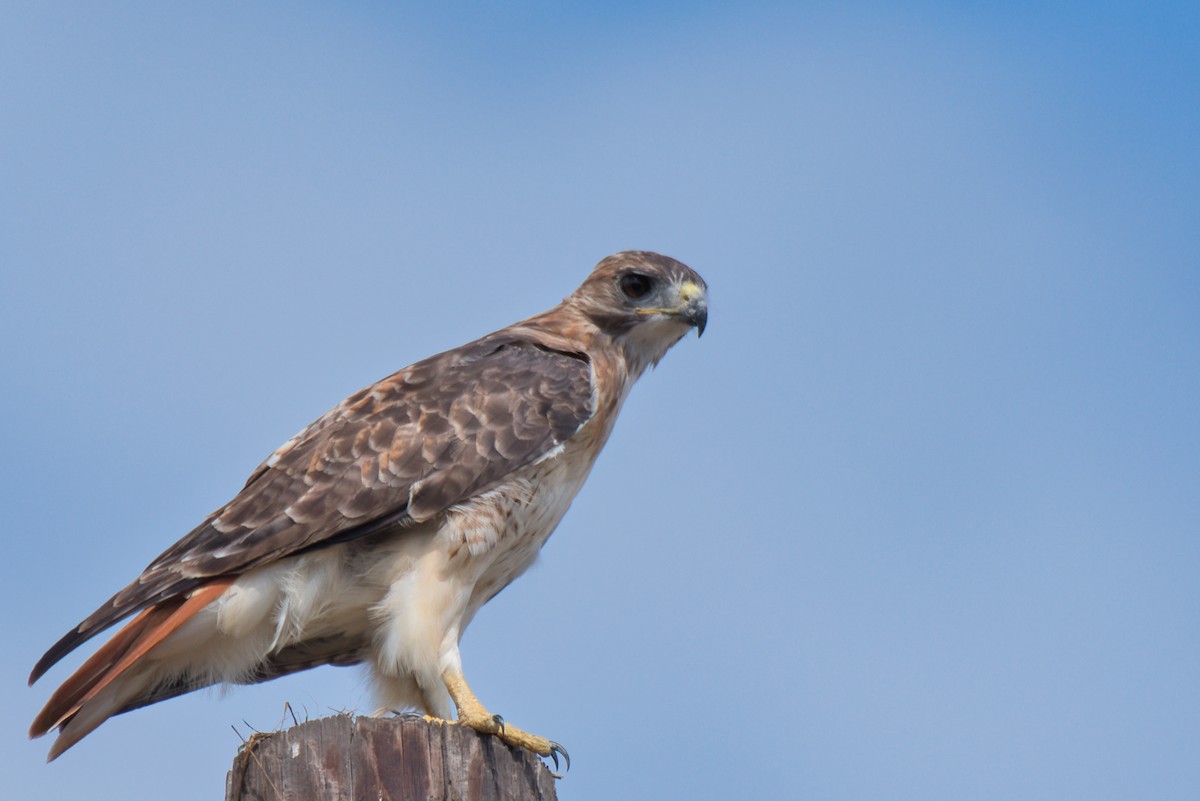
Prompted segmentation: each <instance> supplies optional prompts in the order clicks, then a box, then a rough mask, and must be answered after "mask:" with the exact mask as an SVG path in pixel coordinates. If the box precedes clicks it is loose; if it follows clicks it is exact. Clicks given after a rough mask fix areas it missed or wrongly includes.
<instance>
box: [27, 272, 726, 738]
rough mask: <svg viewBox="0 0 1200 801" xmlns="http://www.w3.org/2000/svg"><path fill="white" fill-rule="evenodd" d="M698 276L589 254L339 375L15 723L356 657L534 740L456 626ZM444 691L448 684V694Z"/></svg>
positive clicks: (477, 720) (110, 609)
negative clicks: (328, 404) (450, 325)
mask: <svg viewBox="0 0 1200 801" xmlns="http://www.w3.org/2000/svg"><path fill="white" fill-rule="evenodd" d="M707 316H708V307H707V285H706V284H705V282H704V280H703V279H702V278H701V277H700V276H699V275H698V274H696V273H695V272H694V271H693V270H691V269H690V268H688V267H686V266H685V265H683V264H681V263H679V262H678V261H675V260H674V259H670V258H667V257H665V256H662V255H659V254H657V253H650V252H646V251H626V252H623V253H617V254H615V255H613V256H609V257H607V258H605V259H604V260H602V261H601V262H600V263H599V264H598V265H597V266H596V268H595V269H594V270H593V271H592V273H591V275H589V276H588V278H587V280H585V281H584V282H583V284H582V285H581V286H580V287H579V288H578V289H577V290H575V292H574V293H572V294H571V295H570V296H569V297H567V298H565V299H564V300H563V301H562V302H561V303H559V304H558V305H557V306H555V307H554V308H552V309H550V310H549V311H546V312H543V313H541V314H537V315H535V316H533V317H530V318H528V319H526V320H523V321H521V322H519V323H515V324H513V325H510V326H508V327H507V328H502V329H501V330H499V331H496V332H495V333H492V334H488V335H487V336H484V337H482V338H480V339H477V340H475V341H474V342H470V343H468V344H466V345H463V346H462V347H459V348H455V349H453V350H449V351H446V352H444V353H440V354H438V355H436V356H431V357H430V358H428V359H425V360H424V361H420V362H417V363H416V364H413V365H411V366H409V367H406V368H404V369H403V370H400V371H399V372H397V373H394V374H392V375H390V376H388V377H387V378H384V379H383V380H381V381H379V382H378V383H375V384H372V385H371V386H369V387H366V388H365V389H363V390H361V391H359V392H356V393H355V394H353V395H351V396H350V397H348V398H346V399H345V400H344V401H342V402H341V403H339V404H338V405H337V406H335V407H334V408H333V409H331V410H330V411H329V412H327V413H326V414H325V415H323V416H322V417H320V418H318V419H317V420H316V421H315V422H314V423H312V424H311V425H309V426H308V427H307V428H305V429H304V430H303V431H301V432H300V433H299V434H297V435H296V436H294V437H292V438H291V439H290V440H288V441H287V442H286V443H284V444H283V445H282V446H281V447H280V448H279V449H278V450H276V451H275V452H274V453H272V454H271V455H270V456H268V457H267V459H266V461H264V462H263V463H262V464H261V465H259V466H258V468H257V469H255V470H254V472H252V473H251V474H250V477H249V479H248V480H247V481H246V484H245V486H244V487H243V488H242V490H241V491H240V492H239V493H238V494H237V495H236V496H234V498H233V499H232V500H230V501H229V502H228V503H226V504H225V505H224V506H222V507H220V508H219V509H217V510H216V511H214V512H213V513H212V514H210V515H209V516H208V517H207V518H205V520H204V522H202V523H201V524H200V525H199V526H197V527H196V528H195V529H193V530H192V531H191V532H190V533H188V534H187V535H186V536H185V537H183V539H181V540H179V542H177V543H175V544H174V545H172V546H171V547H170V548H168V549H167V550H166V551H165V552H164V553H163V554H162V555H161V556H159V557H158V558H157V559H155V560H154V561H153V562H151V563H150V565H149V566H148V567H147V568H146V569H145V570H144V571H142V574H141V575H140V576H138V577H137V578H136V579H135V580H134V581H133V582H132V583H131V584H129V586H127V587H125V588H124V589H122V590H121V591H120V592H118V593H117V594H116V595H114V596H113V597H112V598H111V599H110V600H109V601H108V602H107V603H105V604H104V605H103V606H101V607H100V608H99V609H97V610H96V611H95V612H93V613H92V614H91V615H90V616H89V617H88V618H87V619H85V620H84V621H83V622H82V623H80V624H79V625H78V626H76V627H75V628H73V629H71V630H70V631H69V632H68V633H67V634H66V635H65V636H64V637H63V638H62V639H61V640H59V641H58V642H57V643H55V645H54V646H53V647H52V648H50V650H49V651H47V652H46V654H45V656H43V657H42V658H41V660H40V661H39V662H38V663H37V665H36V666H35V667H34V669H33V673H32V674H31V675H30V679H29V680H30V684H32V683H33V682H34V681H36V680H37V679H38V678H40V677H41V676H42V675H43V674H44V673H45V672H46V671H47V670H49V669H50V667H51V666H53V665H54V664H55V663H57V662H58V661H59V660H60V659H62V658H63V657H64V656H65V655H66V654H68V653H69V652H71V651H73V650H74V649H75V648H77V647H79V646H80V645H81V644H82V643H84V642H85V641H87V640H89V639H91V638H92V637H94V636H96V635H97V634H99V633H100V632H102V631H104V630H105V629H107V628H109V627H110V626H113V625H114V624H116V623H118V622H120V621H121V620H123V619H125V618H128V617H131V616H132V617H133V619H132V620H130V621H129V622H128V623H126V625H125V626H124V628H122V629H120V631H118V632H117V633H116V634H115V635H114V636H113V637H112V638H111V639H109V640H108V641H107V642H106V643H104V644H103V645H102V646H100V648H99V649H97V650H96V652H95V653H94V654H92V656H91V657H90V658H88V659H87V660H86V661H85V662H84V663H83V665H82V666H81V667H80V668H79V669H78V670H76V671H75V673H74V674H73V675H71V676H70V678H68V679H67V680H66V681H65V682H63V684H62V686H60V687H59V688H58V690H56V691H55V692H54V694H53V695H52V696H51V697H50V700H49V701H48V702H47V703H46V706H45V708H44V709H42V711H41V712H40V713H39V714H38V716H37V718H36V719H35V720H34V721H33V725H32V726H31V728H30V736H31V737H38V736H41V735H44V734H46V733H48V732H49V731H50V730H51V729H58V732H59V733H58V738H57V740H56V741H55V742H54V744H53V746H52V747H51V749H50V755H49V758H50V759H54V758H55V757H57V756H58V755H60V754H61V753H62V752H63V751H65V750H66V749H68V748H70V747H71V746H72V745H74V744H75V743H77V742H78V741H79V740H80V739H81V738H82V737H84V736H85V735H87V734H88V733H90V732H91V731H93V730H94V729H95V728H96V727H97V726H99V725H100V724H102V723H103V722H104V721H105V720H107V719H108V718H110V717H112V716H113V715H119V714H121V713H123V712H128V711H130V710H132V709H137V708H138V707H142V706H146V705H147V704H153V703H156V702H158V701H162V700H165V699H167V698H172V697H174V696H177V695H181V694H183V693H187V692H191V691H192V690H196V689H199V688H202V687H207V686H210V685H213V684H218V683H221V682H229V683H235V684H253V683H257V682H262V681H267V680H269V679H273V678H276V677H278V676H283V675H286V674H289V673H294V672H296V671H300V670H306V669H308V668H312V667H316V666H318V665H354V664H360V663H365V664H366V665H367V666H368V667H369V669H370V673H371V677H372V679H373V683H374V685H375V688H376V690H377V693H378V697H379V701H380V711H387V710H398V709H402V708H414V709H418V710H422V711H424V712H425V713H426V714H427V715H429V716H431V717H437V718H447V716H448V713H449V704H448V703H447V700H449V701H452V702H453V704H454V707H455V711H456V712H457V720H458V722H459V723H461V724H463V725H466V726H469V727H471V728H473V729H476V730H478V731H481V732H485V733H490V734H494V735H496V736H498V737H500V738H501V739H502V740H504V741H505V742H507V743H509V744H511V745H515V746H519V747H524V748H528V749H530V750H532V751H534V752H536V753H538V754H541V755H543V756H550V757H554V758H555V761H556V762H557V755H558V754H559V753H564V755H565V752H563V750H562V748H561V746H559V745H558V744H557V743H554V742H552V741H550V740H547V739H545V738H543V737H539V736H536V735H533V734H529V733H527V732H525V731H522V730H520V729H518V728H516V727H514V726H510V725H506V724H505V723H504V722H503V720H502V719H500V718H499V717H498V716H494V715H492V714H490V713H489V712H488V711H487V710H486V709H485V707H484V706H483V705H482V704H481V703H480V702H479V700H478V699H477V698H476V697H475V694H474V693H473V692H472V691H471V689H470V687H469V686H468V685H467V682H466V679H465V678H463V671H462V661H461V658H460V656H459V639H460V638H461V637H462V634H463V632H464V630H465V629H466V627H467V625H468V624H469V623H470V622H471V619H472V618H473V617H474V616H475V613H476V612H478V611H479V608H480V607H481V606H483V604H485V603H486V602H487V601H488V600H490V599H491V598H492V597H494V596H495V595H496V594H497V593H498V592H500V590H502V589H504V587H505V586H506V585H508V583H509V582H511V581H512V580H513V579H515V578H516V577H517V576H519V575H521V573H523V572H524V571H525V570H526V568H528V567H529V566H530V564H532V562H533V561H534V559H535V558H536V556H537V554H538V551H539V550H540V549H541V547H542V546H543V545H544V544H545V543H546V540H547V539H548V538H549V536H550V534H551V532H552V531H553V530H554V528H555V526H557V525H558V522H559V520H560V519H561V518H562V516H563V515H564V514H565V513H566V511H567V507H569V506H570V504H571V500H572V499H573V498H574V497H575V494H576V493H577V492H578V491H579V489H580V487H581V486H582V485H583V482H584V480H585V479H586V478H587V476H588V472H589V471H590V470H591V469H592V464H593V463H594V462H595V460H596V456H597V455H598V454H599V453H600V449H601V448H602V447H603V446H604V443H605V441H606V440H607V439H608V436H609V434H610V433H611V431H612V427H613V423H614V422H615V421H616V417H617V413H618V411H619V410H620V408H621V405H622V403H623V402H624V400H625V397H626V395H627V394H628V393H629V390H630V388H631V387H632V386H633V384H634V382H635V381H636V380H637V379H638V377H639V376H641V375H642V373H643V372H644V371H645V370H646V368H647V367H650V366H652V365H655V364H657V363H658V361H659V359H661V358H662V357H663V355H664V354H665V353H666V352H667V350H668V349H669V348H670V347H671V346H672V345H674V344H675V343H676V342H678V341H679V340H680V339H681V338H682V337H683V336H684V334H686V333H687V332H688V331H689V330H691V329H692V328H695V329H696V330H697V332H698V333H703V332H704V326H705V323H706V321H707ZM447 696H448V699H447Z"/></svg>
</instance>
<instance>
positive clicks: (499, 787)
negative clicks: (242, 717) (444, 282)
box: [225, 715, 556, 801]
mask: <svg viewBox="0 0 1200 801" xmlns="http://www.w3.org/2000/svg"><path fill="white" fill-rule="evenodd" d="M365 799H370V801H435V800H436V801H443V799H445V800H446V801H449V800H450V799H455V800H457V799H463V801H502V800H503V801H556V796H555V792H554V779H553V777H552V776H551V775H550V770H549V768H547V767H546V765H545V764H544V763H543V762H542V760H541V759H539V758H538V757H537V756H536V755H535V754H532V753H529V752H527V751H523V750H520V749H517V748H511V747H510V746H508V745H505V744H504V743H502V742H501V741H500V740H498V739H497V738H495V737H491V736H488V735H483V734H479V733H478V732H476V731H473V730H471V729H468V728H466V727H464V726H453V725H444V724H439V723H429V722H427V721H425V720H423V719H422V718H418V717H410V718H406V717H399V718H368V717H361V718H356V717H352V716H350V715H334V716H333V717H328V718H321V719H319V720H312V721H308V722H306V723H301V724H299V725H297V726H294V727H292V728H290V729H287V730H285V731H277V732H272V733H270V734H256V735H254V736H253V737H251V738H250V739H249V740H248V741H247V742H246V744H245V746H243V747H242V749H241V751H239V752H238V755H237V757H236V758H235V759H234V761H233V769H232V770H230V772H229V776H228V777H227V779H226V781H225V800H226V801H364V800H365Z"/></svg>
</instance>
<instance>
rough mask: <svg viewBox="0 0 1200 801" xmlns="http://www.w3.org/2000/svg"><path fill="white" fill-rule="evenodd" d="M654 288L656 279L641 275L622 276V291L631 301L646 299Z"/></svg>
mask: <svg viewBox="0 0 1200 801" xmlns="http://www.w3.org/2000/svg"><path fill="white" fill-rule="evenodd" d="M653 287H654V279H653V278H651V277H650V276H648V275H642V274H641V273H625V274H624V275H622V276H621V291H622V292H624V293H625V297H627V298H629V299H630V300H638V299H639V298H644V297H646V295H647V294H648V293H649V292H650V290H651V288H653Z"/></svg>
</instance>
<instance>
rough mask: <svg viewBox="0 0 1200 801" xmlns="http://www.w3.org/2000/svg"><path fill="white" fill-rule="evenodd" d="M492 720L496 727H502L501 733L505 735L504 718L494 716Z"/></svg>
mask: <svg viewBox="0 0 1200 801" xmlns="http://www.w3.org/2000/svg"><path fill="white" fill-rule="evenodd" d="M492 720H494V721H496V725H497V726H499V727H500V733H501V734H504V718H502V717H500V716H499V715H492Z"/></svg>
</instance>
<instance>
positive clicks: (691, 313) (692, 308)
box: [676, 281, 708, 337]
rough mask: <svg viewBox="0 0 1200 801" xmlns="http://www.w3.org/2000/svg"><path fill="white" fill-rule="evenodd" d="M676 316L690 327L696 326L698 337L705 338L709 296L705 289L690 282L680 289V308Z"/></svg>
mask: <svg viewBox="0 0 1200 801" xmlns="http://www.w3.org/2000/svg"><path fill="white" fill-rule="evenodd" d="M676 314H677V315H678V316H679V318H680V319H681V320H683V321H684V322H685V323H687V324H688V325H692V326H695V328H696V336H697V337H702V336H704V329H705V327H706V326H707V325H708V296H707V294H706V293H705V291H704V288H703V287H701V286H699V285H697V284H694V283H692V282H691V281H688V282H686V283H684V284H683V285H682V286H680V287H679V307H678V311H677V312H676Z"/></svg>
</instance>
